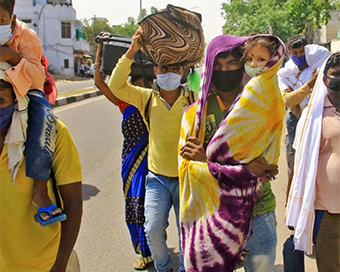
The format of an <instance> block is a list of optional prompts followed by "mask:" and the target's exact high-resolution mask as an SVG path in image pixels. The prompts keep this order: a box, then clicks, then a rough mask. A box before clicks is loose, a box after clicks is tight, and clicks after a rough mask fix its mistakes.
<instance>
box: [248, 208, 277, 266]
mask: <svg viewBox="0 0 340 272" xmlns="http://www.w3.org/2000/svg"><path fill="white" fill-rule="evenodd" d="M276 225H277V223H276V216H275V212H274V211H272V212H269V213H266V214H263V215H259V216H255V217H253V218H252V220H251V222H250V229H249V232H250V234H249V236H248V238H247V240H246V247H245V251H247V253H248V254H246V255H245V257H244V271H245V272H273V271H274V263H275V258H276V245H277V234H276Z"/></svg>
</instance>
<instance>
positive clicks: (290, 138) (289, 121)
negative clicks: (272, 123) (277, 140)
mask: <svg viewBox="0 0 340 272" xmlns="http://www.w3.org/2000/svg"><path fill="white" fill-rule="evenodd" d="M298 121H299V119H298V118H297V117H296V115H295V114H294V113H292V112H289V113H288V115H287V118H286V127H287V132H288V135H287V137H286V157H287V165H288V177H289V176H290V172H291V169H292V165H293V160H294V153H295V151H294V149H293V143H294V139H295V132H296V126H297V123H298Z"/></svg>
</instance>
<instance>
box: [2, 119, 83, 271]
mask: <svg viewBox="0 0 340 272" xmlns="http://www.w3.org/2000/svg"><path fill="white" fill-rule="evenodd" d="M57 124H58V133H57V139H56V146H55V154H54V160H53V165H52V169H53V171H54V173H55V178H56V180H57V184H58V185H66V184H71V183H75V182H80V181H81V180H82V176H81V166H80V161H79V156H78V152H77V149H76V147H75V144H74V142H73V139H72V137H71V134H70V132H69V130H68V129H67V128H66V126H65V125H64V124H63V123H62V122H60V121H59V120H58V121H57ZM25 167H26V166H25V161H24V162H23V163H22V165H21V166H20V170H19V173H18V175H17V177H16V180H15V183H12V182H11V174H10V173H9V171H8V157H7V145H5V146H4V148H3V150H2V153H1V157H0V271H1V272H46V271H47V270H49V269H50V268H51V266H52V265H53V263H54V261H55V257H56V254H57V251H58V247H59V239H60V231H61V225H60V224H52V225H50V226H47V227H42V226H40V224H39V223H37V222H35V221H34V219H33V216H34V214H35V213H36V212H37V208H36V207H35V206H33V205H32V187H33V180H32V179H30V178H27V177H26V175H25V169H26V168H25ZM48 189H49V196H50V198H51V199H52V201H54V200H55V198H54V195H53V190H52V187H51V181H49V182H48Z"/></svg>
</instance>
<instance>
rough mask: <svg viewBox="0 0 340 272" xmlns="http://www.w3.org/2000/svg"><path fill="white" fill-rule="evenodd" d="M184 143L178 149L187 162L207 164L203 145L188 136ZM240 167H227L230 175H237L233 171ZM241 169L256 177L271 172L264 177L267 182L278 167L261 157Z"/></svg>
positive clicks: (274, 174)
mask: <svg viewBox="0 0 340 272" xmlns="http://www.w3.org/2000/svg"><path fill="white" fill-rule="evenodd" d="M186 140H187V141H186V143H185V145H184V146H182V147H181V148H180V155H181V156H182V157H183V158H184V159H187V160H192V161H200V162H207V160H208V158H207V156H206V152H205V149H204V147H203V145H202V144H201V143H200V141H199V139H198V138H196V137H193V136H190V137H188V138H187V139H186ZM239 167H240V165H229V166H228V168H226V169H229V170H233V171H228V172H230V173H237V172H238V171H235V170H234V168H239ZM242 167H245V168H246V169H247V170H248V171H250V172H251V173H253V174H254V175H256V176H261V175H263V174H264V173H265V172H266V171H269V172H271V175H272V176H268V177H266V179H265V181H268V180H269V179H270V178H271V177H274V176H276V175H277V174H278V173H279V172H278V166H277V165H271V164H268V163H267V161H266V160H265V159H264V158H263V157H259V158H256V159H254V160H252V161H251V162H249V163H247V164H245V165H242Z"/></svg>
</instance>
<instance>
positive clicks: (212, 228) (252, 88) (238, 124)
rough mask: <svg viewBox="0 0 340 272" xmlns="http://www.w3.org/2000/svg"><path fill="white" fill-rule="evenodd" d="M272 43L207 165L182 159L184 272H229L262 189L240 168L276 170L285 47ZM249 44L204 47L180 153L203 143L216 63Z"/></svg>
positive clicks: (226, 41)
mask: <svg viewBox="0 0 340 272" xmlns="http://www.w3.org/2000/svg"><path fill="white" fill-rule="evenodd" d="M263 36H265V35H263ZM271 37H274V39H276V41H277V43H278V44H279V46H278V49H277V51H276V52H275V53H274V55H273V56H272V59H271V60H270V61H269V62H268V63H267V65H266V66H265V67H264V69H263V70H262V71H261V72H260V74H259V75H257V76H256V77H254V78H252V79H251V80H250V81H249V82H248V83H247V85H246V86H245V87H244V89H243V91H242V92H241V93H240V94H239V95H238V97H237V98H236V99H235V101H234V102H233V104H232V106H231V108H230V109H229V111H228V112H227V114H226V116H225V117H224V119H223V120H222V122H221V124H220V126H219V128H218V130H217V131H216V133H215V134H214V136H213V138H212V139H211V141H210V142H209V144H208V146H207V150H206V154H207V157H208V163H202V162H197V161H189V160H186V159H183V158H182V157H179V181H180V205H181V207H180V220H181V236H182V250H183V259H184V265H185V268H186V271H188V272H203V271H204V272H206V271H233V269H234V267H235V263H236V262H237V260H238V258H239V255H240V253H241V252H242V250H243V248H244V243H245V239H246V237H247V234H248V230H249V224H250V223H249V222H250V218H251V215H252V212H253V208H254V202H255V197H256V192H257V189H258V188H259V185H260V184H261V183H260V182H258V181H259V180H260V179H259V177H257V176H255V175H254V174H253V173H251V172H249V171H248V170H247V169H246V167H245V166H244V164H246V163H248V162H250V161H252V160H253V159H255V158H257V157H260V156H263V157H264V158H265V159H266V160H267V161H268V163H270V164H277V162H278V158H279V151H280V139H281V133H282V126H283V116H284V104H283V101H282V97H281V93H280V91H279V88H278V83H277V76H276V73H277V71H278V69H279V67H280V64H281V60H282V57H283V55H284V46H283V43H282V42H281V41H280V40H279V39H278V38H277V37H275V36H271ZM249 38H250V37H234V36H230V35H221V36H218V37H216V38H215V39H213V40H212V41H211V42H210V44H209V45H208V47H207V50H206V55H205V60H204V67H203V71H202V76H201V89H200V94H199V99H198V102H197V103H196V104H194V105H193V106H191V107H190V108H189V109H188V110H187V111H186V112H185V114H184V116H183V119H182V128H181V136H180V143H179V147H180V148H181V147H182V146H183V145H184V144H185V141H186V137H187V136H197V137H198V138H199V140H200V142H201V143H202V142H203V140H204V137H205V121H206V111H207V105H206V104H207V103H206V101H207V97H208V95H209V93H210V84H211V77H212V72H213V64H214V60H215V57H216V56H217V54H218V53H220V52H225V51H231V50H233V49H235V48H237V47H238V46H240V45H242V44H243V43H244V42H245V41H246V40H247V39H249Z"/></svg>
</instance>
